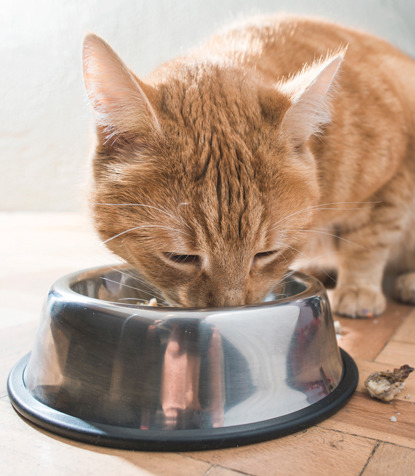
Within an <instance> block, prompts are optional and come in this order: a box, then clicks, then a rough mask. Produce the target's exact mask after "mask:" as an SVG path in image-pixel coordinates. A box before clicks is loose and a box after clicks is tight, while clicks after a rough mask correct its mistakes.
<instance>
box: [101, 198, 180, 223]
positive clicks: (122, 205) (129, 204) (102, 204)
mask: <svg viewBox="0 0 415 476" xmlns="http://www.w3.org/2000/svg"><path fill="white" fill-rule="evenodd" d="M96 205H99V206H106V207H143V208H151V209H153V210H157V211H159V212H160V213H163V214H164V215H166V216H168V217H170V218H171V219H173V220H174V221H176V222H177V223H180V224H181V225H184V226H186V227H189V225H187V223H185V222H184V221H183V220H180V219H179V218H178V217H177V216H174V215H172V214H171V213H168V212H167V211H165V210H162V209H161V208H160V207H156V206H153V205H146V204H144V203H97V204H96Z"/></svg>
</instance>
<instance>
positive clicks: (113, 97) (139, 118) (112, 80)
mask: <svg viewBox="0 0 415 476" xmlns="http://www.w3.org/2000/svg"><path fill="white" fill-rule="evenodd" d="M83 69H84V81H85V86H86V90H87V93H88V97H89V100H90V102H91V105H92V107H93V109H94V111H95V114H96V119H97V124H98V125H99V126H101V127H103V128H104V129H105V131H106V132H107V133H109V134H112V133H125V132H133V131H143V130H147V129H150V128H152V127H156V128H159V124H158V121H157V117H156V114H155V112H154V109H153V107H152V106H151V104H150V101H149V99H148V97H147V96H146V94H145V93H144V91H143V87H144V85H143V84H142V83H139V80H138V79H137V78H135V76H133V74H132V73H131V72H130V71H129V70H128V68H127V67H126V65H125V64H124V63H123V61H122V60H121V59H120V58H119V56H118V55H117V54H116V53H115V51H114V50H113V49H112V48H111V47H110V46H109V45H108V44H107V43H106V42H105V41H104V40H103V39H102V38H100V37H99V36H97V35H94V34H89V35H87V36H86V38H85V40H84V47H83Z"/></svg>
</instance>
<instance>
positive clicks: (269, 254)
mask: <svg viewBox="0 0 415 476" xmlns="http://www.w3.org/2000/svg"><path fill="white" fill-rule="evenodd" d="M277 253H278V250H272V251H263V252H262V253H257V254H256V255H255V256H254V264H255V263H256V262H258V261H259V262H260V261H265V258H269V257H274V256H276V255H277Z"/></svg>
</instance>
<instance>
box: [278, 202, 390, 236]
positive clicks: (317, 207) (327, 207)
mask: <svg viewBox="0 0 415 476" xmlns="http://www.w3.org/2000/svg"><path fill="white" fill-rule="evenodd" d="M378 203H381V202H379V201H377V202H329V203H320V204H318V205H313V206H312V207H307V208H303V209H301V210H298V211H296V212H294V213H291V214H290V215H287V216H286V217H283V218H281V219H280V220H278V221H277V222H276V223H274V225H273V227H272V228H271V230H270V231H272V230H275V228H277V227H278V226H279V225H280V224H281V223H283V222H285V221H286V220H288V219H289V218H291V217H293V216H296V215H300V214H301V213H307V212H309V211H321V210H339V211H349V210H363V209H365V208H370V207H371V206H372V205H376V204H378ZM359 204H361V205H362V206H360V207H344V208H339V207H334V206H330V205H359ZM366 205H368V206H366Z"/></svg>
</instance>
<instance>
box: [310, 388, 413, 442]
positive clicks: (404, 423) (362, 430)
mask: <svg viewBox="0 0 415 476" xmlns="http://www.w3.org/2000/svg"><path fill="white" fill-rule="evenodd" d="M392 416H393V417H395V418H396V420H397V421H396V422H393V421H391V417H392ZM318 426H319V427H321V428H326V429H331V430H337V431H339V432H343V433H348V434H351V435H360V436H364V437H367V438H372V439H374V440H379V441H383V442H385V443H395V444H397V445H400V446H406V447H408V448H415V404H414V402H409V401H402V400H397V399H395V400H393V401H392V402H391V403H384V402H381V401H379V400H375V399H373V398H371V397H370V396H369V395H368V394H362V393H360V392H356V393H355V394H354V395H353V397H352V398H351V400H350V401H349V402H348V404H347V405H346V406H345V407H344V408H343V409H342V410H340V411H339V412H337V413H336V414H335V415H333V416H332V417H330V418H329V419H327V420H325V421H323V422H322V423H319V425H318Z"/></svg>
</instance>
